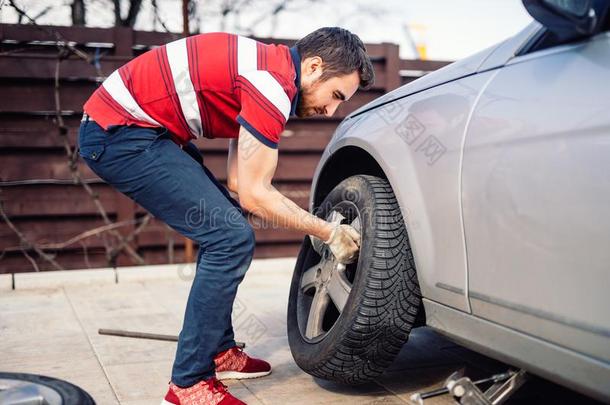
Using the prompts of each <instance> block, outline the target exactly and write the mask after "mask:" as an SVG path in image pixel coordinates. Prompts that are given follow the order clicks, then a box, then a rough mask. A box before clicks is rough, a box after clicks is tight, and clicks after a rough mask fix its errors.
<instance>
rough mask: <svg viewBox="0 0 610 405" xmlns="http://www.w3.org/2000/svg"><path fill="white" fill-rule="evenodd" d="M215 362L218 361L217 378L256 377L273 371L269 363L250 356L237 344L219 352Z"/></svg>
mask: <svg viewBox="0 0 610 405" xmlns="http://www.w3.org/2000/svg"><path fill="white" fill-rule="evenodd" d="M214 363H216V378H218V379H219V380H227V379H238V380H239V379H243V378H256V377H263V376H266V375H268V374H270V373H271V365H270V364H269V363H267V362H266V361H263V360H259V359H255V358H253V357H250V356H248V355H247V354H246V353H244V351H243V350H242V349H241V348H239V347H237V346H234V347H232V348H230V349H229V350H225V351H224V352H220V353H218V354H217V355H216V357H215V358H214Z"/></svg>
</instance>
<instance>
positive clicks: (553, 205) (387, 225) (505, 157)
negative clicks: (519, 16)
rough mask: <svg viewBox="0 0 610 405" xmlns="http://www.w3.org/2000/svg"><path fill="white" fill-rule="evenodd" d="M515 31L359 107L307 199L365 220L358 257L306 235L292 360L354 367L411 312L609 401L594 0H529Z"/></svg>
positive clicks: (343, 373) (607, 39)
mask: <svg viewBox="0 0 610 405" xmlns="http://www.w3.org/2000/svg"><path fill="white" fill-rule="evenodd" d="M523 3H524V5H525V7H526V8H527V10H528V11H529V12H530V14H531V15H532V16H533V17H534V19H535V20H536V21H534V22H533V23H531V24H530V25H529V26H528V27H526V28H525V29H524V30H522V31H521V32H519V33H518V34H517V35H515V36H514V37H512V38H509V39H507V40H505V41H504V42H501V43H500V44H498V45H496V46H493V47H491V48H489V49H486V50H484V51H482V52H479V53H477V54H475V55H473V56H471V57H469V58H466V59H464V60H461V61H459V62H456V63H453V64H451V65H449V66H447V67H445V68H443V69H440V70H438V71H436V72H433V73H431V74H428V75H426V76H424V77H422V78H420V79H418V80H416V81H414V82H412V83H409V84H407V85H405V86H403V87H401V88H399V89H397V90H395V91H393V92H391V93H388V94H386V95H384V96H383V97H381V98H379V99H377V100H375V101H373V102H371V103H370V104H368V105H366V106H364V107H362V108H360V109H359V110H357V111H356V112H354V113H353V114H351V115H350V116H349V117H348V118H346V119H345V120H344V121H343V122H342V123H341V125H340V126H339V127H338V129H337V131H336V133H335V134H334V136H333V138H332V140H331V142H330V144H329V145H328V147H327V148H326V150H325V152H324V154H323V157H322V160H321V162H320V164H319V166H318V168H317V171H316V174H315V178H314V181H313V186H312V193H311V204H310V208H311V210H312V212H315V213H316V214H317V215H319V216H321V217H325V218H328V219H331V220H333V221H341V222H342V223H350V224H352V225H353V226H354V227H356V228H357V229H359V230H360V232H361V233H362V237H363V240H362V247H361V251H360V256H359V260H358V262H357V263H354V264H349V265H341V264H339V263H336V261H335V260H334V257H333V256H332V254H331V253H330V252H329V251H328V248H327V247H326V246H325V245H323V244H322V245H320V244H312V242H310V240H309V239H305V240H304V242H303V246H302V249H301V252H300V255H299V259H298V261H297V265H296V268H295V271H294V276H293V281H292V285H291V291H290V300H289V307H288V337H289V342H290V347H291V351H292V354H293V357H294V359H295V361H296V363H297V364H298V365H299V366H300V367H301V368H302V369H303V370H305V371H306V372H308V373H310V374H312V375H314V376H317V377H321V378H326V379H331V380H335V381H340V382H344V383H348V384H357V383H361V382H364V381H368V380H370V379H373V378H375V377H376V376H378V375H379V374H381V373H382V372H383V371H384V369H385V368H386V367H387V366H389V365H390V363H391V362H392V360H393V359H394V357H395V356H396V354H397V353H398V352H399V351H400V349H401V347H402V345H403V344H404V343H405V342H406V340H407V338H408V336H409V332H410V331H411V329H412V328H413V327H416V326H420V325H428V326H429V327H431V328H433V329H434V330H436V331H438V332H440V333H442V334H444V335H446V336H448V337H450V338H451V339H453V340H455V341H457V342H459V343H460V344H463V345H464V346H467V347H469V348H471V349H473V350H476V351H479V352H482V353H484V354H486V355H488V356H491V357H494V358H497V359H499V360H501V361H504V362H507V363H509V364H512V365H514V366H516V367H521V368H524V369H526V370H527V371H528V372H531V373H534V374H537V375H540V376H543V377H545V378H548V379H550V380H553V381H555V382H557V383H559V384H562V385H566V386H569V387H571V388H573V389H575V390H577V391H580V392H582V393H585V394H587V395H590V396H593V397H595V398H598V399H601V400H603V401H610V32H609V31H608V30H609V29H610V21H609V14H608V8H609V4H608V2H607V1H597V0H596V1H584V0H582V1H566V0H524V2H523Z"/></svg>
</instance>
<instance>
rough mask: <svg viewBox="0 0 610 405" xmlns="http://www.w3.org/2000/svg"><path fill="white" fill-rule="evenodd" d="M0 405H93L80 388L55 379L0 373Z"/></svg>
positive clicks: (87, 395)
mask: <svg viewBox="0 0 610 405" xmlns="http://www.w3.org/2000/svg"><path fill="white" fill-rule="evenodd" d="M0 404H2V405H11V404H16V405H23V404H44V405H71V404H79V405H95V401H94V400H93V398H91V396H90V395H89V394H88V393H87V392H85V391H84V390H83V389H82V388H80V387H77V386H76V385H74V384H72V383H69V382H67V381H64V380H59V379H57V378H52V377H46V376H43V375H36V374H25V373H2V372H0Z"/></svg>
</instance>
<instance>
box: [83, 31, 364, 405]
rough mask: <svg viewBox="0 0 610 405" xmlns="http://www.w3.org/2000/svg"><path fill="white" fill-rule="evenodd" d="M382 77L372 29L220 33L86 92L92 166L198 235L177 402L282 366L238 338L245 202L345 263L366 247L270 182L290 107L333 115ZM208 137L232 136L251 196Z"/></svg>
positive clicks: (86, 139) (246, 250)
mask: <svg viewBox="0 0 610 405" xmlns="http://www.w3.org/2000/svg"><path fill="white" fill-rule="evenodd" d="M373 80H374V73H373V67H372V64H371V61H370V59H369V57H368V56H367V55H366V52H365V48H364V45H363V43H362V41H360V39H359V38H358V37H357V36H356V35H354V34H352V33H350V32H349V31H347V30H344V29H341V28H322V29H319V30H317V31H315V32H313V33H311V34H309V35H307V36H306V37H305V38H303V39H301V40H300V41H298V42H297V43H296V45H295V46H294V47H292V48H288V47H286V46H284V45H264V44H262V43H259V42H256V41H254V40H252V39H249V38H245V37H241V36H237V35H232V34H225V33H211V34H201V35H195V36H191V37H189V38H184V39H180V40H178V41H175V42H171V43H169V44H167V45H165V46H162V47H159V48H156V49H154V50H151V51H148V52H146V53H144V54H142V55H140V56H139V57H137V58H135V59H134V60H132V61H130V62H129V63H127V64H126V65H125V66H123V67H121V68H119V69H118V70H117V71H115V72H113V73H112V74H111V75H110V76H109V77H108V78H107V79H106V80H105V81H104V83H103V84H102V86H100V87H99V88H98V89H97V90H96V91H95V93H94V94H93V95H92V96H91V98H90V99H89V100H88V101H87V103H86V104H85V106H84V110H85V115H84V116H83V123H82V124H81V128H80V133H79V146H80V155H81V156H82V157H83V158H84V160H85V161H86V162H87V164H88V165H89V167H90V168H91V169H92V170H93V171H94V172H95V173H96V174H97V175H98V176H100V177H101V178H102V179H104V180H105V181H106V182H108V183H109V184H111V185H112V186H113V187H115V188H116V189H118V190H119V191H121V192H122V193H124V194H126V195H127V196H129V197H130V198H132V199H133V200H135V201H136V202H137V203H139V204H140V205H142V206H143V207H144V208H146V209H147V210H148V211H149V212H151V213H152V214H153V215H154V216H155V217H157V218H159V219H160V220H162V221H164V222H165V223H167V224H168V225H169V226H171V227H172V228H173V229H175V230H176V231H177V232H179V233H180V234H182V235H184V236H186V237H188V238H190V239H192V240H194V241H195V242H196V243H198V244H199V254H198V258H197V269H196V274H195V278H194V280H193V284H192V287H191V291H190V294H189V297H188V301H187V306H186V311H185V316H184V324H183V328H182V331H181V332H180V337H179V341H178V348H177V351H176V358H175V361H174V365H173V369H172V377H171V381H170V386H169V390H168V393H167V395H166V397H165V399H164V403H165V404H182V405H184V404H198V405H199V404H211V405H213V404H223V405H226V404H243V402H241V401H239V400H238V399H236V398H235V397H233V396H232V395H231V394H229V393H228V391H227V389H226V387H225V386H224V385H223V384H222V383H220V382H219V381H218V379H222V378H253V377H261V376H264V375H267V374H269V373H270V372H271V367H270V365H269V364H268V363H267V362H265V361H263V360H258V359H254V358H251V357H249V356H248V355H247V354H246V353H244V352H243V351H242V350H241V349H239V348H237V347H236V346H235V341H234V337H233V328H232V325H231V311H232V307H233V302H234V299H235V295H236V292H237V286H238V284H239V283H240V282H241V280H242V279H243V277H244V275H245V272H246V270H247V269H248V266H249V265H250V261H251V259H252V253H253V249H254V232H253V230H252V228H251V226H250V225H249V223H248V221H247V219H246V218H245V217H244V215H243V212H242V211H241V207H243V208H244V209H245V210H247V211H250V212H252V213H255V214H256V215H258V216H260V217H262V218H263V219H264V220H272V221H274V222H273V223H276V222H278V223H280V224H281V225H282V226H284V227H286V228H289V229H293V230H297V231H300V232H302V233H303V234H307V235H311V236H312V237H314V238H319V239H320V240H322V241H325V243H327V244H328V245H329V247H330V249H331V251H332V252H333V254H334V255H335V256H336V257H337V259H338V260H339V261H341V262H344V263H348V262H350V261H353V260H354V259H355V257H356V255H357V252H358V246H359V243H360V235H359V234H358V232H357V231H356V230H355V229H353V228H352V227H350V226H349V225H341V224H336V223H328V222H326V221H324V220H322V219H320V218H317V217H316V216H314V215H311V214H310V213H309V212H307V211H306V210H303V209H301V208H300V207H298V206H297V205H296V204H295V203H294V202H292V201H291V200H289V199H288V198H286V197H284V196H283V195H282V194H281V193H280V192H279V191H278V190H276V189H275V188H274V187H273V186H272V185H271V180H272V177H273V174H274V172H275V169H276V164H277V159H278V151H277V147H278V143H279V140H280V134H281V133H282V131H283V129H284V126H285V124H286V121H287V120H288V117H289V116H290V115H297V116H300V117H307V116H313V115H317V114H318V115H326V116H331V115H333V113H334V112H335V110H336V109H337V107H338V106H339V104H340V103H342V102H344V101H346V100H349V99H350V98H351V97H352V96H353V95H354V93H355V92H356V90H357V89H358V87H359V86H360V87H363V88H366V87H368V86H370V85H371V84H372V82H373ZM202 136H203V137H208V138H213V137H220V138H231V140H230V146H229V157H228V166H227V184H228V188H229V189H230V190H231V191H234V192H235V193H237V195H238V197H239V203H237V201H235V200H234V199H233V198H232V197H231V196H230V194H229V193H228V191H227V190H226V189H225V188H224V187H223V186H222V185H220V184H219V183H218V181H217V180H216V179H215V177H214V176H213V175H212V173H210V171H209V170H208V169H207V168H206V167H205V166H204V165H203V161H202V157H201V156H200V154H199V152H198V150H197V148H196V147H195V146H194V145H193V144H192V143H190V141H191V140H192V139H195V138H197V137H202ZM240 204H241V207H240ZM169 293H171V292H169Z"/></svg>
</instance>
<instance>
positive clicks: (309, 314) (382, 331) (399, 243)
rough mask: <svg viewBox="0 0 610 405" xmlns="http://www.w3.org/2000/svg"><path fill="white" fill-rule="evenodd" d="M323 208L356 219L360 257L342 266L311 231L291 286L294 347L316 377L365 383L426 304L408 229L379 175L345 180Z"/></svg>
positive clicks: (322, 212)
mask: <svg viewBox="0 0 610 405" xmlns="http://www.w3.org/2000/svg"><path fill="white" fill-rule="evenodd" d="M317 214H318V215H319V216H321V217H323V218H325V219H327V220H328V221H335V222H341V223H343V224H351V225H352V226H353V227H354V228H356V229H357V230H358V231H359V232H360V234H361V237H362V242H361V249H360V253H359V258H358V261H357V262H355V263H353V264H348V265H343V264H341V263H339V262H337V261H336V259H335V258H334V256H333V255H332V253H331V252H330V250H329V249H328V246H326V245H324V244H322V243H319V244H318V243H316V244H315V246H314V245H312V243H311V242H310V240H309V238H305V240H304V242H303V245H302V247H301V251H300V254H299V257H298V260H297V264H296V267H295V271H294V274H293V278H292V284H291V287H290V296H289V302H288V320H287V324H288V340H289V344H290V350H291V352H292V356H293V357H294V360H295V362H296V363H297V365H298V366H299V367H300V368H301V369H303V370H304V371H305V372H307V373H309V374H311V375H313V376H316V377H320V378H324V379H328V380H334V381H338V382H342V383H347V384H359V383H364V382H366V381H370V380H371V379H373V378H375V377H377V376H378V375H379V374H381V373H382V372H383V371H384V370H385V369H386V368H387V367H388V366H389V365H390V364H391V362H392V361H393V359H394V358H395V357H396V355H397V354H398V352H399V351H400V349H401V347H402V346H403V344H404V343H405V342H406V341H407V339H408V336H409V332H410V331H411V328H412V326H413V324H414V323H415V320H416V317H417V313H418V310H419V307H420V302H421V296H420V291H419V286H418V283H417V278H416V274H415V265H414V261H413V255H412V253H411V247H410V245H409V239H408V236H407V230H406V227H405V223H404V220H403V217H402V215H401V211H400V207H399V206H398V202H397V201H396V197H395V196H394V192H393V191H392V188H391V186H390V184H389V183H388V182H387V180H385V179H381V178H378V177H373V176H365V175H358V176H352V177H350V178H348V179H346V180H344V181H342V182H341V183H340V184H339V185H337V186H336V187H335V188H334V189H333V190H332V191H331V192H330V193H329V194H328V196H327V197H326V199H325V200H324V202H323V203H322V204H321V206H320V207H319V211H318V212H317Z"/></svg>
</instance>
